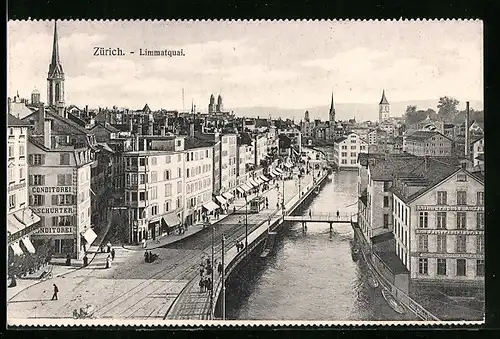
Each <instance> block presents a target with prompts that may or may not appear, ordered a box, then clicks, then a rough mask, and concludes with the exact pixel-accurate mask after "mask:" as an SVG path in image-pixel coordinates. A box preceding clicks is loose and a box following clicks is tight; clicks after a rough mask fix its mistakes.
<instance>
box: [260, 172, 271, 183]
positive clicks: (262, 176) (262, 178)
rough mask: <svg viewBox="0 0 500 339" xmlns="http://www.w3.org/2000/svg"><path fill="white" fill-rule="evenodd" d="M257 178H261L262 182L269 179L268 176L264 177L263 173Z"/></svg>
mask: <svg viewBox="0 0 500 339" xmlns="http://www.w3.org/2000/svg"><path fill="white" fill-rule="evenodd" d="M259 178H260V180H262V181H264V182H268V181H269V178H268V177H266V176H265V175H264V174H262V175H261V176H260V177H259Z"/></svg>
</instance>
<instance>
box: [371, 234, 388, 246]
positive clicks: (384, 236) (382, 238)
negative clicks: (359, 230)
mask: <svg viewBox="0 0 500 339" xmlns="http://www.w3.org/2000/svg"><path fill="white" fill-rule="evenodd" d="M370 239H371V241H372V244H380V243H382V242H386V241H388V240H391V239H394V234H393V233H392V232H386V233H382V234H379V235H375V236H373V237H371V238H370Z"/></svg>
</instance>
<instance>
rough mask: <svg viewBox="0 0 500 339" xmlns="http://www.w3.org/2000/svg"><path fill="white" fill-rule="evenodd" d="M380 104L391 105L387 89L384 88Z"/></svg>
mask: <svg viewBox="0 0 500 339" xmlns="http://www.w3.org/2000/svg"><path fill="white" fill-rule="evenodd" d="M379 105H389V101H387V98H386V97H385V90H382V99H380V103H379Z"/></svg>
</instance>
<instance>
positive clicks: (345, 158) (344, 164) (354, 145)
mask: <svg viewBox="0 0 500 339" xmlns="http://www.w3.org/2000/svg"><path fill="white" fill-rule="evenodd" d="M367 152H368V143H367V142H366V141H365V140H363V139H362V138H360V137H359V136H358V135H357V134H356V133H352V132H351V133H349V134H347V135H346V136H344V137H341V138H339V139H336V140H335V142H334V149H333V158H334V162H335V164H337V166H338V167H339V168H346V169H349V168H352V169H357V168H358V163H357V162H358V155H359V153H367Z"/></svg>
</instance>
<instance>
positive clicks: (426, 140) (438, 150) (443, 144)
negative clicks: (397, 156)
mask: <svg viewBox="0 0 500 339" xmlns="http://www.w3.org/2000/svg"><path fill="white" fill-rule="evenodd" d="M403 152H407V153H410V154H413V155H417V156H426V155H427V156H450V155H452V154H453V141H452V140H451V139H450V138H449V137H447V136H445V135H444V134H442V133H440V132H437V131H416V132H414V133H412V134H409V135H407V136H405V137H404V138H403Z"/></svg>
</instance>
